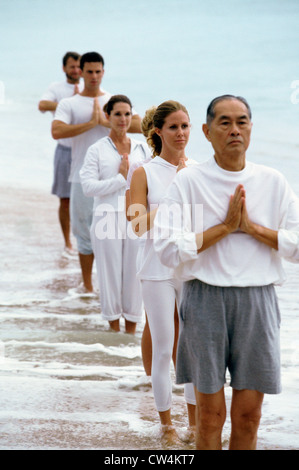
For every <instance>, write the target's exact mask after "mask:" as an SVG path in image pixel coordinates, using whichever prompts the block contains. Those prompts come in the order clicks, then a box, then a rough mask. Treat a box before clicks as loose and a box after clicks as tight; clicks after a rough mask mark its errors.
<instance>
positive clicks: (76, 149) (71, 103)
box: [54, 92, 111, 183]
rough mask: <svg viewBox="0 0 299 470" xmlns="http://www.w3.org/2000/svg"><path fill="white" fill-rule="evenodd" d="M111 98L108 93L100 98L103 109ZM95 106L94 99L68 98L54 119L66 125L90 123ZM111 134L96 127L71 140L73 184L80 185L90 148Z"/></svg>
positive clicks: (57, 109)
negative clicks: (83, 165) (81, 171)
mask: <svg viewBox="0 0 299 470" xmlns="http://www.w3.org/2000/svg"><path fill="white" fill-rule="evenodd" d="M110 98H111V94H110V93H108V92H104V94H103V95H101V96H99V97H98V99H99V103H100V107H101V108H102V109H103V107H104V105H105V104H106V103H107V101H109V99H110ZM93 106H94V98H90V97H88V96H81V95H79V94H77V95H74V96H72V97H71V98H66V99H63V100H61V101H60V103H59V104H58V106H57V108H56V112H55V117H54V119H55V120H58V121H62V122H64V123H65V124H83V123H86V122H89V121H90V119H91V117H92V113H93ZM109 132H110V129H108V128H106V127H104V126H96V127H93V128H92V129H90V130H89V131H86V132H83V133H82V134H79V135H76V136H75V137H73V138H72V139H71V143H72V166H71V173H70V181H71V182H72V183H80V176H79V171H80V169H81V167H82V164H83V161H84V157H85V154H86V152H87V150H88V148H89V147H90V146H91V145H92V144H94V143H95V142H96V141H97V140H99V139H101V138H103V137H105V136H106V135H108V134H109Z"/></svg>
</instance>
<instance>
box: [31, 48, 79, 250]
mask: <svg viewBox="0 0 299 470" xmlns="http://www.w3.org/2000/svg"><path fill="white" fill-rule="evenodd" d="M62 67H63V71H64V73H65V76H66V80H65V81H62V82H54V83H52V84H51V85H50V86H49V88H48V90H47V91H46V92H45V93H44V94H43V96H42V97H41V100H40V102H39V104H38V109H39V110H40V111H41V112H42V113H44V112H46V111H50V112H52V113H53V114H54V112H55V110H56V108H57V106H58V103H59V101H61V100H62V99H64V98H69V97H71V96H73V95H74V94H76V93H79V89H80V55H79V54H78V53H77V52H67V53H66V54H65V55H64V57H63V59H62ZM71 161H72V156H71V142H70V140H69V139H59V141H58V144H57V146H56V150H55V155H54V181H53V185H52V194H55V195H56V196H58V198H59V200H60V204H59V210H58V216H59V222H60V226H61V230H62V234H63V238H64V243H65V248H64V252H63V254H62V255H63V256H64V257H67V258H68V257H70V256H73V255H74V253H75V252H74V250H73V247H72V242H71V238H70V233H71V230H70V214H69V202H70V189H71V185H70V182H69V173H70V168H71Z"/></svg>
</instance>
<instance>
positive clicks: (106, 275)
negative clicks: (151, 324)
mask: <svg viewBox="0 0 299 470" xmlns="http://www.w3.org/2000/svg"><path fill="white" fill-rule="evenodd" d="M103 224H107V225H109V227H110V229H111V228H112V227H113V228H114V233H117V234H118V237H113V238H108V237H106V238H103V239H100V240H99V239H98V238H97V228H99V227H102V225H103ZM128 225H129V224H128V222H127V220H126V218H125V213H124V211H123V212H108V213H105V214H103V215H99V216H97V215H95V214H94V215H93V220H92V225H91V230H90V234H91V242H92V248H93V252H94V257H95V262H96V269H97V275H98V283H99V291H100V301H101V312H102V316H103V318H104V319H105V320H107V321H113V320H117V319H119V318H121V317H124V318H125V319H126V320H128V321H131V322H133V323H137V322H140V321H141V319H142V313H143V305H142V295H141V286H140V282H139V280H138V279H137V276H136V257H137V253H138V240H136V239H132V238H130V237H128V236H127V235H126V233H127V230H128ZM100 232H101V229H100ZM100 235H101V234H100Z"/></svg>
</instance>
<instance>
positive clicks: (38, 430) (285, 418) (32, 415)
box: [0, 188, 298, 450]
mask: <svg viewBox="0 0 299 470" xmlns="http://www.w3.org/2000/svg"><path fill="white" fill-rule="evenodd" d="M0 194H1V199H0V213H1V227H2V243H1V244H0V261H1V266H2V267H3V268H2V270H1V280H0V288H1V297H0V322H1V330H0V331H1V336H0V343H1V345H2V357H0V374H1V381H0V401H1V403H2V406H1V410H0V428H1V434H0V449H2V450H4V449H15V450H20V449H25V450H29V449H31V450H45V449H50V450H51V449H78V450H87V449H100V450H111V449H112V450H113V449H114V450H145V449H146V450H150V449H161V444H160V441H159V422H158V417H157V413H156V410H155V406H154V400H153V395H152V390H151V385H150V382H149V379H148V378H147V377H146V376H145V374H144V370H143V367H142V360H141V354H140V339H141V333H142V325H139V327H138V331H137V334H136V336H135V337H132V336H130V335H125V334H123V333H119V334H115V333H112V332H111V331H110V330H109V328H108V327H107V325H106V324H105V322H104V321H103V320H102V319H101V314H100V306H99V299H80V298H75V297H71V296H69V294H68V290H69V289H70V288H72V287H75V286H76V285H77V283H78V282H80V270H79V266H78V262H77V260H76V259H74V260H65V259H62V258H61V256H60V255H61V252H62V248H63V246H62V239H61V235H60V229H59V226H58V223H57V200H56V198H55V197H53V196H51V195H49V194H47V193H44V192H39V191H34V192H33V191H29V190H26V189H18V190H14V189H12V188H5V189H2V190H1V193H0ZM297 279H298V273H297V274H296V278H292V277H291V280H290V283H291V284H290V286H291V287H292V283H294V282H297ZM282 292H284V295H285V296H286V298H287V299H288V301H287V302H293V303H291V307H290V314H292V312H291V310H292V308H293V307H292V305H293V306H294V302H296V305H298V297H296V299H295V298H294V296H295V294H293V299H290V297H289V296H288V292H289V291H288V289H287V288H286V290H285V291H282ZM287 302H286V305H288V303H287ZM287 308H289V307H287ZM285 321H286V322H288V319H286V320H285ZM296 325H297V324H295V323H294V322H293V323H292V322H291V323H290V322H288V323H287V324H286V327H285V328H286V330H285V331H284V332H283V338H282V340H283V341H282V348H283V350H285V351H286V355H285V357H284V364H283V367H284V369H285V371H284V374H285V377H286V378H287V380H285V382H287V383H286V384H285V385H286V390H285V391H284V393H283V394H282V395H279V396H278V397H274V398H273V397H270V398H266V399H265V405H264V416H263V419H262V424H261V429H260V439H259V443H258V449H260V450H265V449H280V450H282V449H295V448H296V443H298V428H297V427H296V420H297V418H298V404H296V401H294V402H292V399H293V398H294V396H295V393H296V383H295V382H297V380H296V381H295V379H294V378H293V372H294V368H295V366H296V363H297V360H298V357H296V355H295V353H294V351H292V349H291V350H290V355H291V356H290V357H291V359H292V360H291V363H289V362H288V358H289V356H288V352H287V351H288V348H292V338H295V336H293V335H296V329H295V331H294V327H296ZM289 330H293V331H292V332H290V331H289ZM294 340H295V339H294ZM293 346H294V345H293ZM288 378H289V380H288ZM173 388H174V393H173V414H174V422H175V425H176V426H177V428H178V431H179V433H180V435H181V436H183V435H184V432H185V431H186V429H187V415H186V407H185V403H184V397H183V391H182V388H181V387H178V386H176V385H175V384H174V387H173ZM226 394H227V406H228V409H229V403H230V388H229V387H227V388H226ZM228 438H229V419H228V421H227V424H226V426H225V430H224V448H227V442H228ZM181 449H183V450H192V449H193V446H192V445H187V444H183V443H182V446H181Z"/></svg>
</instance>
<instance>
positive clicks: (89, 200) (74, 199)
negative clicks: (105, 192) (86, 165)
mask: <svg viewBox="0 0 299 470" xmlns="http://www.w3.org/2000/svg"><path fill="white" fill-rule="evenodd" d="M70 199H71V201H70V214H71V226H72V232H73V235H74V237H75V238H76V240H77V248H78V251H79V253H81V254H82V255H91V254H92V253H93V249H92V244H91V235H90V228H91V223H92V216H93V197H87V196H85V195H84V193H83V189H82V185H81V183H72V184H71V198H70Z"/></svg>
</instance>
